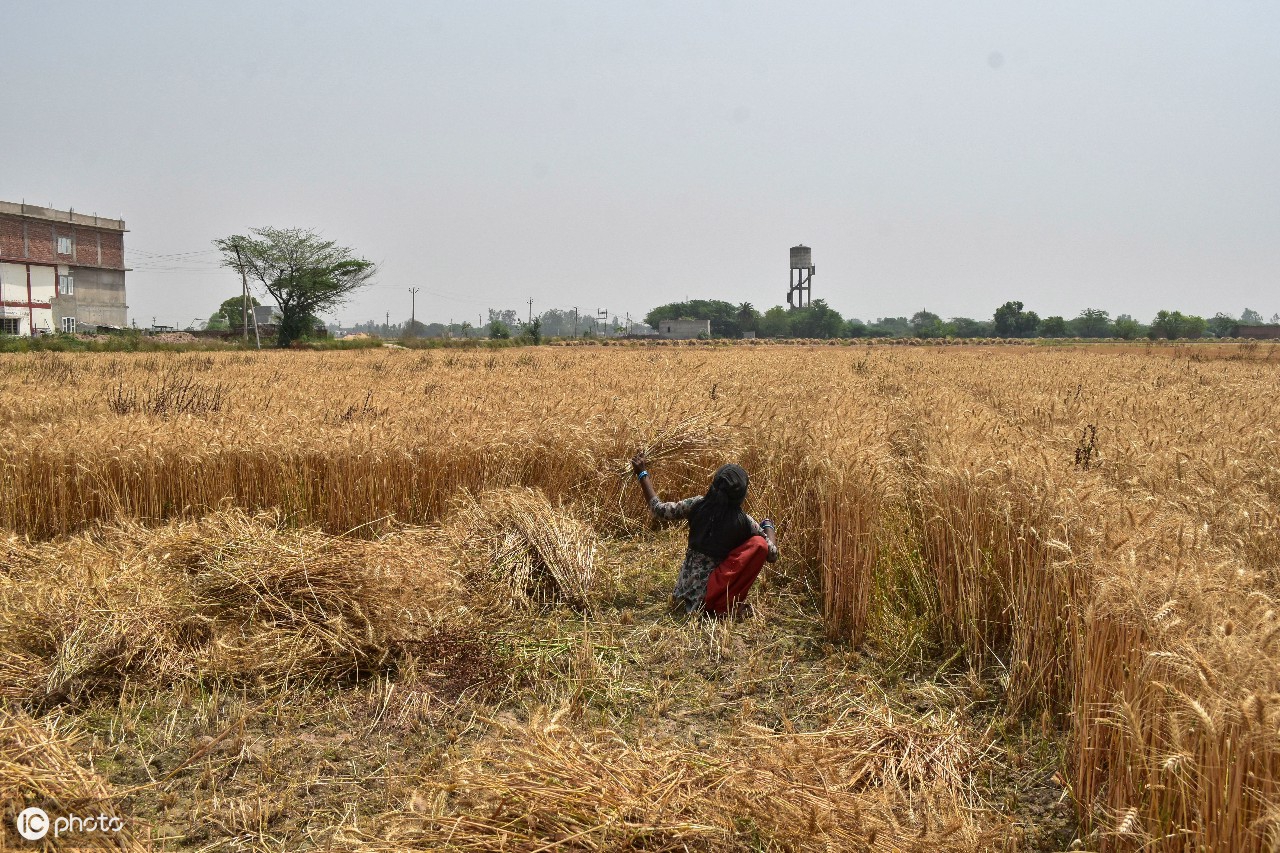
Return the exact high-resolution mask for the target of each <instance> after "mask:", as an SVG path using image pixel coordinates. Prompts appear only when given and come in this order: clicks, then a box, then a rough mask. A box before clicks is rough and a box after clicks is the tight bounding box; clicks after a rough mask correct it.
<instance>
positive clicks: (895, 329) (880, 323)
mask: <svg viewBox="0 0 1280 853" xmlns="http://www.w3.org/2000/svg"><path fill="white" fill-rule="evenodd" d="M867 332H868V334H870V335H871V337H873V338H905V337H907V336H908V335H910V334H911V321H910V320H908V319H907V318H906V317H881V318H879V319H878V320H876V321H875V322H874V323H872V324H871V325H870V326H868V327H867Z"/></svg>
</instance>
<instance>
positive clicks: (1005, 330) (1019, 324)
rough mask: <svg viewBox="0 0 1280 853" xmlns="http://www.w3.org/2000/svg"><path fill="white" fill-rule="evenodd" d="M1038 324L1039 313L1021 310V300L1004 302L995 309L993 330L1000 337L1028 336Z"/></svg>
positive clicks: (1034, 330) (1033, 332)
mask: <svg viewBox="0 0 1280 853" xmlns="http://www.w3.org/2000/svg"><path fill="white" fill-rule="evenodd" d="M1039 326H1040V315H1038V314H1036V312H1034V311H1023V310H1022V303H1021V302H1006V303H1005V304H1003V305H1001V306H1000V307H999V308H997V309H996V314H995V332H996V334H997V335H999V336H1000V337H1002V338H1029V337H1031V336H1032V335H1034V334H1035V333H1036V329H1037V328H1039Z"/></svg>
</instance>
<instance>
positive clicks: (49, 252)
mask: <svg viewBox="0 0 1280 853" xmlns="http://www.w3.org/2000/svg"><path fill="white" fill-rule="evenodd" d="M53 249H54V246H53V223H52V222H41V221H40V220H38V219H29V220H27V257H28V258H30V259H31V260H33V261H44V262H45V263H48V264H53V263H57V262H58V256H57V254H55V253H54V251H53Z"/></svg>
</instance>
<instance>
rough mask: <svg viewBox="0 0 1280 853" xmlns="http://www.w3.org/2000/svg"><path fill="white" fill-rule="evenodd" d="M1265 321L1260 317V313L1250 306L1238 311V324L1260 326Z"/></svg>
mask: <svg viewBox="0 0 1280 853" xmlns="http://www.w3.org/2000/svg"><path fill="white" fill-rule="evenodd" d="M1265 322H1266V321H1265V320H1263V319H1262V315H1261V314H1259V313H1258V312H1257V311H1254V310H1253V309H1252V308H1246V309H1244V311H1242V312H1240V325H1242V326H1261V325H1262V324H1263V323H1265Z"/></svg>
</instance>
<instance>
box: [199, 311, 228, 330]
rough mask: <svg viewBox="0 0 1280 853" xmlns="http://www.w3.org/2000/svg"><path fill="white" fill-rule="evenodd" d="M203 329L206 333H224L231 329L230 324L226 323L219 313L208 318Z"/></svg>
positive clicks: (225, 319)
mask: <svg viewBox="0 0 1280 853" xmlns="http://www.w3.org/2000/svg"><path fill="white" fill-rule="evenodd" d="M204 328H205V331H207V332H225V331H226V330H227V329H230V328H231V324H230V323H228V322H227V318H226V317H224V316H223V315H222V313H221V312H219V313H217V314H214V315H213V316H212V317H210V318H209V321H208V322H207V323H205V324H204Z"/></svg>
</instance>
